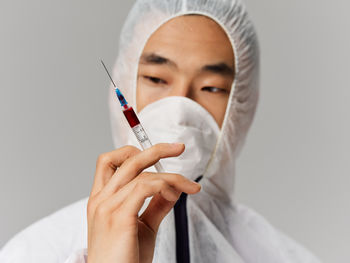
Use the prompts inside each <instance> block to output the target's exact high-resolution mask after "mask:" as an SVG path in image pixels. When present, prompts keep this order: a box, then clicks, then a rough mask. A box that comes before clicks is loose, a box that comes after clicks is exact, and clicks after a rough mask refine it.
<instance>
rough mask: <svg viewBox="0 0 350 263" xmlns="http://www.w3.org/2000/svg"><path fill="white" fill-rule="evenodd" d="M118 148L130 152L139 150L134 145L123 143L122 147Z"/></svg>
mask: <svg viewBox="0 0 350 263" xmlns="http://www.w3.org/2000/svg"><path fill="white" fill-rule="evenodd" d="M120 149H123V150H125V151H126V152H132V153H138V152H140V149H139V148H137V147H135V146H132V145H125V146H123V147H121V148H120Z"/></svg>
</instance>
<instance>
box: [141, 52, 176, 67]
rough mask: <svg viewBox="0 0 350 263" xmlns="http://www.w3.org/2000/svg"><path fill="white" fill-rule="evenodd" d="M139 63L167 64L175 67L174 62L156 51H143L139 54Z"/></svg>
mask: <svg viewBox="0 0 350 263" xmlns="http://www.w3.org/2000/svg"><path fill="white" fill-rule="evenodd" d="M140 64H156V65H162V64H168V65H170V66H173V67H177V65H176V63H175V62H174V61H172V60H170V59H168V58H165V57H162V56H160V55H158V54H156V53H145V54H143V55H142V56H141V59H140Z"/></svg>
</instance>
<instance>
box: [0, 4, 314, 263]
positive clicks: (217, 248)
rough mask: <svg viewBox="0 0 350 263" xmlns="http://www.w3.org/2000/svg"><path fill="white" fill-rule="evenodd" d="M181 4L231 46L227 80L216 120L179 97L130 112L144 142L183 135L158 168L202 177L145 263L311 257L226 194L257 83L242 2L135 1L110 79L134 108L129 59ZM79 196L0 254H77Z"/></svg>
mask: <svg viewBox="0 0 350 263" xmlns="http://www.w3.org/2000/svg"><path fill="white" fill-rule="evenodd" d="M190 13H196V14H202V15H205V16H208V17H209V18H211V19H213V20H214V21H216V22H217V23H218V24H219V25H220V26H221V27H222V28H223V30H224V31H225V32H226V34H227V35H228V38H229V40H230V42H231V44H232V48H233V51H234V55H235V80H234V82H233V84H232V89H231V93H230V95H229V101H228V104H227V109H226V114H225V118H224V122H223V124H222V129H220V128H219V126H218V125H217V123H216V122H215V120H214V119H213V117H212V116H211V115H210V114H209V112H208V111H207V110H206V109H204V108H203V107H202V106H200V105H199V104H198V103H196V102H195V101H193V100H190V99H188V98H185V97H176V96H174V97H167V98H164V99H161V100H158V101H156V102H154V103H152V104H149V105H147V106H146V107H145V108H144V109H143V110H142V111H141V112H140V113H139V118H140V120H141V123H142V124H143V125H144V127H145V130H146V132H147V133H148V135H149V137H150V139H151V141H152V142H153V143H158V142H184V143H185V144H186V150H185V152H184V153H183V154H182V155H181V156H179V157H177V158H169V159H163V160H161V163H162V164H163V166H164V168H165V170H166V171H167V172H176V173H180V174H182V175H184V176H186V177H189V178H191V179H193V180H195V179H196V180H199V181H200V183H201V185H202V189H201V191H200V192H199V193H198V194H195V195H191V196H186V195H184V194H183V195H182V196H181V197H180V199H179V201H178V202H177V204H176V206H175V208H174V209H173V210H172V211H171V212H170V213H169V214H168V215H167V216H166V218H165V219H164V221H163V222H162V224H161V226H160V229H159V233H158V235H157V241H156V248H155V254H154V260H153V262H154V263H165V262H166V263H176V262H177V263H179V262H181V263H187V262H192V263H194V262H195V263H199V262H201V263H228V262H231V263H243V262H244V263H258V262H261V263H287V262H294V263H297V262H300V263H301V262H303V263H311V262H312V263H316V262H319V261H318V260H317V259H316V258H315V257H314V256H313V255H312V254H311V253H310V252H308V251H307V250H306V249H304V248H303V247H302V246H300V245H298V244H297V243H296V242H294V241H293V240H291V239H290V238H288V237H287V236H286V235H284V234H283V233H281V232H280V231H278V230H277V229H275V228H273V227H272V226H271V225H270V224H269V223H268V222H267V221H266V220H265V219H264V218H263V217H261V216H260V215H258V214H257V213H256V212H254V211H253V210H251V209H249V208H248V207H245V206H243V205H241V204H237V203H236V202H235V200H234V197H233V190H234V178H235V159H236V158H237V156H238V153H239V151H240V149H241V147H242V145H243V142H244V140H245V136H246V134H247V132H248V129H249V126H250V124H251V122H252V119H253V116H254V112H255V109H256V105H257V100H258V85H259V82H258V80H259V51H258V43H257V37H256V34H255V31H254V28H253V25H252V23H251V21H250V20H249V18H248V16H247V13H246V10H245V7H244V5H243V4H242V2H241V1H239V0H187V1H186V0H140V1H137V2H136V3H135V5H134V7H133V9H132V10H131V12H130V14H129V16H128V18H127V20H126V23H125V25H124V27H123V30H122V33H121V39H120V46H119V49H120V50H119V53H118V59H117V61H116V64H115V68H114V71H113V76H114V79H115V80H116V82H117V83H118V85H119V86H120V88H121V90H122V91H123V93H124V95H125V97H126V98H127V100H128V102H129V104H130V105H133V106H134V108H137V105H136V92H135V91H136V83H137V82H136V81H137V78H136V76H137V70H138V68H137V65H138V60H139V57H140V55H141V53H142V50H143V48H144V46H145V44H146V42H147V40H148V38H149V37H150V35H151V34H152V33H153V32H154V31H156V30H157V29H158V28H159V27H160V26H161V25H162V24H164V23H165V22H167V21H168V20H169V19H172V18H174V17H177V16H180V15H183V14H190ZM110 109H111V122H112V130H113V135H114V138H113V139H114V143H115V146H116V147H117V148H118V147H120V146H122V145H125V144H133V145H136V146H138V143H137V141H136V140H135V137H134V135H133V134H132V132H131V130H130V128H129V127H128V125H127V123H126V121H125V119H124V116H123V115H122V111H121V109H120V105H119V103H118V101H117V100H116V98H115V94H114V92H113V89H111V93H110ZM153 169H154V168H153V167H152V168H150V169H149V170H153ZM87 199H88V198H84V199H82V200H80V201H78V202H76V203H74V204H72V205H70V206H68V207H65V208H63V209H61V210H59V211H57V212H56V213H54V214H52V215H50V216H48V217H45V218H43V219H42V220H40V221H38V222H36V223H35V224H33V225H31V226H29V227H28V228H26V229H25V230H23V231H22V232H20V233H19V234H17V235H16V236H15V237H14V238H13V239H11V240H10V241H9V242H8V243H7V244H6V245H5V247H3V249H2V250H1V251H0V262H1V263H17V262H27V263H28V262H31V263H41V262H42V263H44V262H45V263H49V262H65V263H83V262H86V258H87V255H86V253H87V251H86V247H87V222H86V205H87ZM148 201H149V200H148ZM145 205H147V202H146V204H145Z"/></svg>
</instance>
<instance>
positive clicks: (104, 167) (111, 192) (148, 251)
mask: <svg viewBox="0 0 350 263" xmlns="http://www.w3.org/2000/svg"><path fill="white" fill-rule="evenodd" d="M184 149H185V147H184V144H167V143H161V144H157V145H154V146H152V147H151V148H149V149H146V150H144V151H140V150H138V149H137V148H135V147H132V146H125V147H122V148H119V149H117V150H115V151H112V152H109V153H104V154H102V155H100V156H99V158H98V160H97V164H96V173H95V179H94V183H93V187H92V190H91V193H90V197H89V200H88V207H87V219H88V263H112V262H113V263H116V262H121V263H139V262H142V263H151V262H152V259H153V253H154V246H155V239H156V235H157V231H158V227H159V225H160V223H161V221H162V220H163V218H164V217H165V216H166V215H167V214H168V213H169V211H170V210H171V209H172V207H173V206H174V205H175V203H176V201H177V199H178V198H179V196H180V194H181V192H185V193H187V194H194V193H197V192H198V191H199V190H200V185H199V184H198V183H195V182H193V181H191V180H189V179H187V178H185V177H183V176H181V175H179V174H171V173H149V172H142V171H143V170H144V169H146V168H147V167H150V166H152V165H153V164H155V163H156V162H158V161H159V160H160V159H161V158H166V157H174V156H178V155H180V154H181V153H182V152H183V151H184ZM147 197H153V198H152V200H151V202H150V203H149V205H148V207H147V208H146V210H145V211H144V212H143V214H142V215H141V216H138V213H139V211H140V209H141V207H142V205H143V203H144V201H145V199H146V198H147Z"/></svg>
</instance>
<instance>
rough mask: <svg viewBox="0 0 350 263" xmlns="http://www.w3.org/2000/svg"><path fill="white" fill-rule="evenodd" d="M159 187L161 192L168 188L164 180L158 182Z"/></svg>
mask: <svg viewBox="0 0 350 263" xmlns="http://www.w3.org/2000/svg"><path fill="white" fill-rule="evenodd" d="M157 186H158V187H159V190H161V189H165V188H167V187H168V184H167V183H166V182H165V181H164V180H158V181H157Z"/></svg>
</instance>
